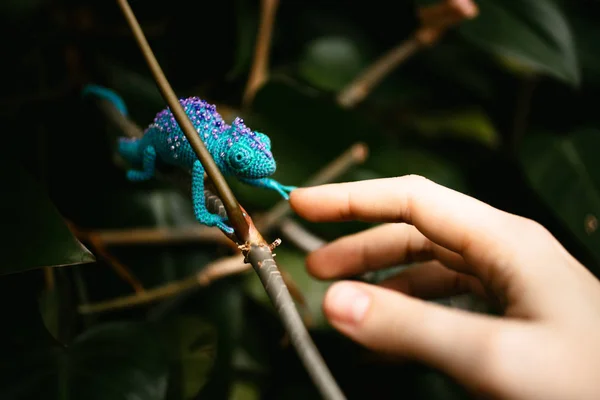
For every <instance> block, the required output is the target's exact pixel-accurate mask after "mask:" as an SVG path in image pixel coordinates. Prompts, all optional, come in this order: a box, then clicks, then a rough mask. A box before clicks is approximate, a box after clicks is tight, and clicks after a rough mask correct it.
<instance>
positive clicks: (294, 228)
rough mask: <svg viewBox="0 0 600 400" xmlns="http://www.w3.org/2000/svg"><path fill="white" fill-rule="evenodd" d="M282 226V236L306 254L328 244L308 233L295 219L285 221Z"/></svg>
mask: <svg viewBox="0 0 600 400" xmlns="http://www.w3.org/2000/svg"><path fill="white" fill-rule="evenodd" d="M280 226H281V234H282V235H283V236H285V237H286V238H287V239H289V241H290V242H292V243H293V244H294V245H295V246H296V247H298V248H299V249H301V250H302V251H304V252H306V253H311V252H313V251H315V250H317V249H318V248H320V247H323V246H324V245H326V244H327V242H326V241H325V240H323V239H321V238H320V237H318V236H316V235H315V234H313V233H311V232H309V231H307V230H306V229H304V227H303V226H302V225H300V224H299V223H297V222H296V221H294V220H293V219H290V218H286V219H284V220H283V221H281V225H280Z"/></svg>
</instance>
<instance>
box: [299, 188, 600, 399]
mask: <svg viewBox="0 0 600 400" xmlns="http://www.w3.org/2000/svg"><path fill="white" fill-rule="evenodd" d="M290 201H291V205H292V207H293V208H294V209H295V210H296V212H297V213H298V214H299V215H301V216H302V217H304V218H306V219H308V220H311V221H341V220H352V219H358V220H364V221H380V222H392V224H386V225H383V226H380V227H377V228H374V229H371V230H368V231H366V232H362V233H359V234H356V235H352V236H349V237H345V238H342V239H340V240H337V241H335V242H333V243H331V244H329V245H327V246H325V247H324V248H321V249H319V250H317V251H315V252H314V253H312V254H311V255H310V256H309V257H308V259H307V265H308V269H309V270H310V272H311V273H312V274H314V275H315V276H317V277H319V278H325V279H329V278H337V277H343V276H349V275H354V274H359V273H361V272H365V271H368V270H373V269H379V268H385V267H388V266H392V265H397V264H400V263H408V262H416V261H419V262H421V263H420V264H418V265H416V266H414V267H411V268H409V269H407V270H405V271H403V272H402V273H400V274H399V275H398V276H396V277H394V278H391V279H388V280H387V281H386V282H384V283H383V284H381V285H380V286H373V285H368V284H364V283H358V282H340V283H336V284H334V285H333V286H332V287H331V288H330V290H329V292H328V293H327V295H326V297H325V300H324V310H325V313H326V315H327V317H328V319H329V321H330V322H331V324H332V325H333V326H335V327H336V328H337V329H339V330H340V331H341V332H343V333H344V334H346V335H348V336H349V337H351V338H353V339H354V340H356V341H357V342H360V343H362V344H363V345H365V346H367V347H370V348H372V349H376V350H380V351H385V352H387V353H392V354H395V355H399V356H403V357H410V358H413V359H418V360H421V361H423V362H426V363H428V364H430V365H431V366H434V367H437V368H439V369H441V370H443V371H445V372H446V373H447V374H449V375H450V376H452V377H454V378H455V379H457V380H458V381H459V382H461V383H462V384H464V385H465V386H466V387H468V388H470V389H471V390H473V391H474V392H475V393H477V394H483V395H485V396H492V397H493V398H503V399H532V400H533V399H535V400H538V399H544V400H552V399H557V400H558V399H560V400H564V399H599V398H600V379H599V377H600V284H599V283H598V281H597V280H596V278H595V277H594V276H593V275H592V274H591V273H590V272H588V270H586V269H585V268H584V267H583V266H582V265H581V264H580V263H579V262H578V261H577V260H575V259H574V258H573V257H572V256H571V255H570V254H569V253H567V252H566V251H565V249H564V248H563V247H562V246H561V244H560V243H559V242H558V241H557V240H556V239H555V238H554V237H553V236H552V235H551V234H550V233H549V232H548V231H547V230H546V229H545V228H544V227H542V226H541V225H539V224H537V223H536V222H534V221H532V220H529V219H525V218H522V217H519V216H516V215H513V214H508V213H506V212H503V211H500V210H498V209H495V208H493V207H491V206H489V205H487V204H485V203H482V202H480V201H478V200H475V199H473V198H471V197H468V196H465V195H463V194H460V193H458V192H455V191H453V190H450V189H447V188H444V187H442V186H439V185H437V184H435V183H433V182H431V181H428V180H426V179H424V178H421V177H417V176H405V177H401V178H392V179H380V180H372V181H362V182H354V183H344V184H335V185H325V186H320V187H314V188H300V189H297V190H294V191H293V192H292V194H291V200H290ZM465 291H471V292H474V293H476V294H479V295H481V296H485V297H487V298H488V299H489V300H492V301H496V302H498V303H499V304H501V305H502V306H503V307H504V311H505V317H504V318H496V317H492V316H486V315H479V314H474V313H469V312H465V311H460V310H457V309H450V308H446V307H443V306H440V305H437V304H433V303H428V302H425V301H422V300H419V299H418V298H434V297H443V296H449V295H453V294H457V293H461V292H465Z"/></svg>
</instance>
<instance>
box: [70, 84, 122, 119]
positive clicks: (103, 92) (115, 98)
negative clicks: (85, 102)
mask: <svg viewBox="0 0 600 400" xmlns="http://www.w3.org/2000/svg"><path fill="white" fill-rule="evenodd" d="M81 95H82V96H88V95H95V96H98V97H100V98H102V99H104V100H108V101H110V102H111V103H112V104H113V105H114V106H115V107H116V108H117V110H119V111H120V112H121V114H123V115H124V116H127V114H128V112H127V106H126V105H125V102H124V101H123V99H122V98H121V96H119V95H118V94H117V93H115V92H114V91H112V90H110V89H107V88H105V87H103V86H99V85H93V84H88V85H85V86H84V87H83V89H82V90H81Z"/></svg>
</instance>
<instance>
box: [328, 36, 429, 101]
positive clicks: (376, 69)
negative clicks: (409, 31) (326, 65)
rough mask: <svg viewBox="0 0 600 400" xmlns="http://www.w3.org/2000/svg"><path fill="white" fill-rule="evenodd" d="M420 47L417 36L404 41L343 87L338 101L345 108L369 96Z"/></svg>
mask: <svg viewBox="0 0 600 400" xmlns="http://www.w3.org/2000/svg"><path fill="white" fill-rule="evenodd" d="M420 47H421V42H419V40H418V39H417V37H411V38H410V39H408V40H406V41H404V42H402V43H401V44H400V45H399V46H397V47H395V48H393V49H392V50H390V51H389V52H388V53H386V54H385V55H383V56H382V57H381V58H379V59H378V60H377V61H375V62H374V63H373V64H371V66H369V67H368V68H367V69H365V70H364V71H363V72H362V73H361V74H360V75H359V76H358V77H357V78H356V79H355V80H353V81H352V82H350V83H349V84H348V85H347V86H346V87H345V88H344V89H342V91H341V92H340V93H339V94H338V96H337V102H338V103H339V104H340V105H341V106H342V107H345V108H351V107H354V106H355V105H356V104H358V103H359V102H361V101H362V100H363V99H364V98H365V97H367V95H368V94H369V93H370V92H371V91H372V90H373V88H374V87H375V86H377V84H379V83H380V82H381V81H382V80H383V78H385V77H386V76H387V75H388V74H389V73H390V72H391V71H393V70H394V69H396V68H397V67H398V66H399V65H400V64H401V63H402V62H404V61H405V60H406V59H408V58H409V57H410V56H412V55H413V54H414V53H415V52H416V51H417V50H418V49H419V48H420Z"/></svg>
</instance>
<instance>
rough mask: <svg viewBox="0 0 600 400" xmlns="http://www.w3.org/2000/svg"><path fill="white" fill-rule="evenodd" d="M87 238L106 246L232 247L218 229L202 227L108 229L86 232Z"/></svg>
mask: <svg viewBox="0 0 600 400" xmlns="http://www.w3.org/2000/svg"><path fill="white" fill-rule="evenodd" d="M85 234H86V235H87V237H94V239H96V240H98V241H101V242H102V243H104V245H106V246H128V245H141V246H147V245H157V244H162V245H168V244H183V243H202V242H211V243H212V242H216V243H220V244H227V245H230V244H231V241H230V240H228V239H227V238H226V237H224V236H223V235H222V234H221V231H220V230H219V229H218V228H209V227H205V226H202V225H190V226H185V227H152V228H133V229H129V228H127V229H106V230H93V231H89V232H85Z"/></svg>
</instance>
